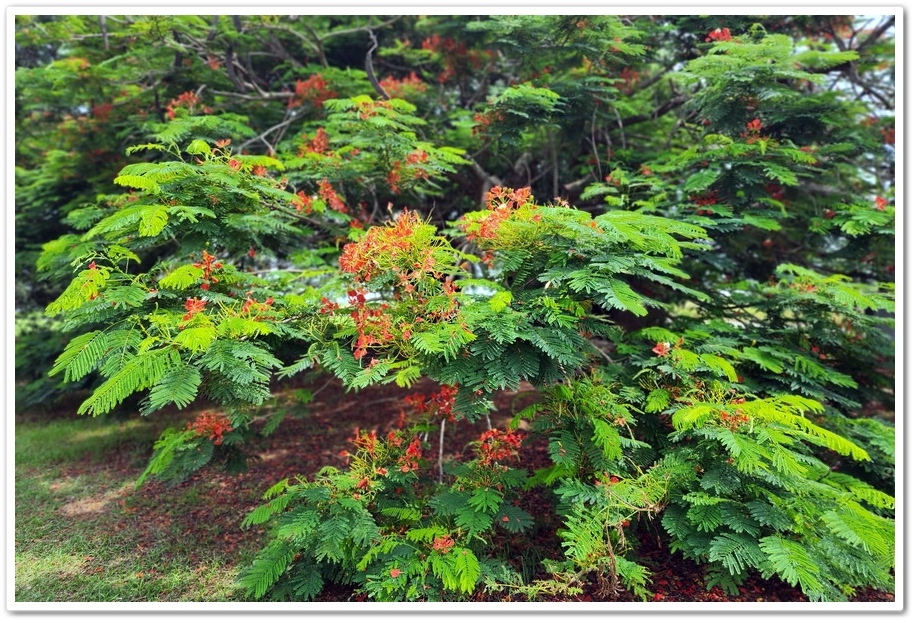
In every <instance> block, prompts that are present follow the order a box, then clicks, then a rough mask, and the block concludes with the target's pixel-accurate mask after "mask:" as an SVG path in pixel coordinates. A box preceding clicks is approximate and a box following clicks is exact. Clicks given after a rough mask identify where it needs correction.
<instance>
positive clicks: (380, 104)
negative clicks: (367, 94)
mask: <svg viewBox="0 0 916 623" xmlns="http://www.w3.org/2000/svg"><path fill="white" fill-rule="evenodd" d="M380 110H391V102H389V101H387V100H379V101H377V102H375V101H363V102H360V103H359V118H360V119H362V120H363V121H365V120H366V119H370V118H372V117H375V116H376V115H378V114H379V111H380Z"/></svg>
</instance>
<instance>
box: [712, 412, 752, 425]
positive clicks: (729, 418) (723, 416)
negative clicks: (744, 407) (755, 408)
mask: <svg viewBox="0 0 916 623" xmlns="http://www.w3.org/2000/svg"><path fill="white" fill-rule="evenodd" d="M719 419H720V420H722V423H723V424H724V425H725V426H727V427H728V428H729V430H736V429H737V428H738V427H739V426H741V425H742V424H747V422H748V417H747V415H745V414H744V412H742V411H741V409H735V412H734V413H729V412H728V411H719Z"/></svg>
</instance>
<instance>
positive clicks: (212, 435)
mask: <svg viewBox="0 0 916 623" xmlns="http://www.w3.org/2000/svg"><path fill="white" fill-rule="evenodd" d="M187 430H193V431H194V432H195V433H197V434H198V435H199V436H201V437H208V438H209V439H210V440H211V441H212V442H213V445H215V446H218V445H220V444H221V443H223V435H224V434H226V433H228V432H230V431H231V430H232V423H231V422H230V421H229V418H228V417H226V416H225V415H223V414H222V413H213V412H210V411H203V412H202V413H201V414H200V415H198V416H197V418H195V420H194V421H193V422H188V426H187Z"/></svg>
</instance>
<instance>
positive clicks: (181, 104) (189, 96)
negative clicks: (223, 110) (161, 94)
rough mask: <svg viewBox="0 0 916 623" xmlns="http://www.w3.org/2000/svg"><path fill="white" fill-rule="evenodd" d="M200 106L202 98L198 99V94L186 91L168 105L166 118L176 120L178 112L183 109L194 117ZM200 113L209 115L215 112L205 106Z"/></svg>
mask: <svg viewBox="0 0 916 623" xmlns="http://www.w3.org/2000/svg"><path fill="white" fill-rule="evenodd" d="M198 104H200V98H199V97H197V94H196V93H195V92H194V91H185V92H184V93H182V94H180V95H179V96H178V97H176V98H174V99H172V100H171V101H170V102H169V103H168V105H167V106H166V107H165V116H166V117H168V118H169V119H174V118H175V116H176V115H177V114H178V111H179V110H182V109H187V111H188V114H189V115H193V114H194V109H195V107H196V106H197V105H198ZM200 111H201V112H202V113H204V114H207V115H209V114H210V113H211V112H213V109H212V108H210V107H209V106H204V107H203V108H201V109H200Z"/></svg>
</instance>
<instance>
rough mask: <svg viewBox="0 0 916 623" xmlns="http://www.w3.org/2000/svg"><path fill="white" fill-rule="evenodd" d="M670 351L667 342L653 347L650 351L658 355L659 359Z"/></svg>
mask: <svg viewBox="0 0 916 623" xmlns="http://www.w3.org/2000/svg"><path fill="white" fill-rule="evenodd" d="M670 350H671V345H670V344H668V342H659V343H658V344H656V345H655V348H653V349H652V352H653V353H655V354H656V355H658V356H659V357H664V356H665V355H667V354H668V353H669V352H670Z"/></svg>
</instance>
